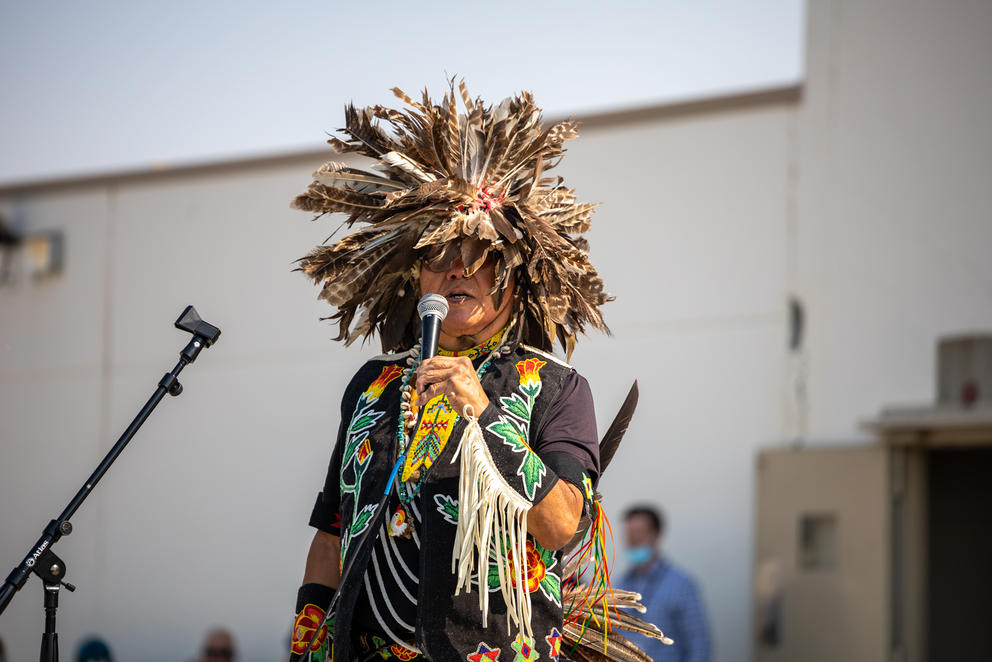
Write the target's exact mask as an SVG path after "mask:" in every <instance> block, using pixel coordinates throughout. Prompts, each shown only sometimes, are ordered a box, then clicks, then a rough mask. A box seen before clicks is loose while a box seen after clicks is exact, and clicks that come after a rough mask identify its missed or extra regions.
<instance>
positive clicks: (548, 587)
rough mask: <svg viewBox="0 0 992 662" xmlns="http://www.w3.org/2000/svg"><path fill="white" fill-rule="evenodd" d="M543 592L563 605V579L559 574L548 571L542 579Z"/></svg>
mask: <svg viewBox="0 0 992 662" xmlns="http://www.w3.org/2000/svg"><path fill="white" fill-rule="evenodd" d="M541 593H544V595H546V596H548V599H549V600H551V601H552V602H554V603H555V604H556V605H558V606H559V607H560V606H561V579H560V578H559V577H558V575H556V574H554V573H551V572H548V573H545V575H544V579H542V580H541Z"/></svg>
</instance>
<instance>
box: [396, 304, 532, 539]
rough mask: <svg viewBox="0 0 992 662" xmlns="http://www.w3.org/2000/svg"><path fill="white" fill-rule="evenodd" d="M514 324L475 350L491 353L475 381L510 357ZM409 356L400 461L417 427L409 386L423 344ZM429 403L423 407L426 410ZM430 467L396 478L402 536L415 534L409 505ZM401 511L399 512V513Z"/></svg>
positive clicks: (403, 394)
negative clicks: (498, 361)
mask: <svg viewBox="0 0 992 662" xmlns="http://www.w3.org/2000/svg"><path fill="white" fill-rule="evenodd" d="M512 326H513V323H512V322H511V323H510V324H509V325H508V326H506V327H505V328H504V329H503V330H502V331H500V332H498V333H497V334H496V335H494V336H493V337H492V338H490V339H489V340H487V341H486V342H484V343H482V344H480V345H478V346H477V347H476V348H472V350H475V349H480V350H481V351H480V352H479V353H478V354H476V355H475V356H473V358H477V357H478V356H481V355H482V353H484V352H486V351H488V354H489V355H488V356H486V358H485V360H484V361H483V362H482V363H481V364H480V365H479V367H478V369H477V370H476V371H475V375H476V377H477V378H478V379H479V381H480V382H481V381H482V376H483V374H485V372H486V370H487V369H488V368H489V366H490V364H491V363H492V362H493V360H494V359H497V358H499V357H500V356H503V355H505V354H509V353H510V351H511V348H510V346H509V345H508V344H507V343H506V340H507V338H508V337H509V335H510V334H509V331H510V329H511V327H512ZM472 350H466V351H465V352H464V353H466V354H468V353H470V352H472ZM409 354H410V356H408V357H407V359H406V365H407V367H406V368H405V369H404V370H403V381H402V382H401V384H400V414H399V416H398V418H397V421H396V448H397V458H402V457H404V456H405V455H406V453H407V451H408V450H409V448H408V447H409V445H410V442H411V441H412V437H413V435H414V434H415V432H414V430H415V428H416V427H417V416H416V414H415V413H414V412H413V410H412V408H411V406H410V399H411V398H412V397H413V386H412V385H411V384H410V381H411V379H412V376H413V374H414V373H415V372H416V370H417V367H418V366H419V365H420V343H417V344H416V345H415V346H414V347H413V349H411V350H410V352H409ZM426 404H427V403H426V402H425V403H424V405H425V406H426ZM457 420H458V419H457V418H456V419H455V421H454V422H453V423H452V425H454V423H455V422H457ZM427 471H428V469H427V467H424V468H423V469H418V470H417V471H415V472H414V473H413V475H412V476H411V478H412V480H409V481H402V480H399V479H398V478H397V481H396V482H397V491H398V493H399V498H400V508H402V509H403V511H404V519H405V523H406V525H407V527H408V528H406V529H405V532H404V533H403V534H402V535H404V536H408V535H410V534H411V533H412V530H413V517H412V513H411V512H410V510H411V509H410V506H409V504H410V502H411V501H413V499H414V498H416V497H417V495H419V494H420V488H421V485H422V484H423V481H424V476H425V475H426V474H427ZM397 510H399V509H397Z"/></svg>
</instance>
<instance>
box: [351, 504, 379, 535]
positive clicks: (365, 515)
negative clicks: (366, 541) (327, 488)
mask: <svg viewBox="0 0 992 662" xmlns="http://www.w3.org/2000/svg"><path fill="white" fill-rule="evenodd" d="M378 505H379V504H377V503H370V504H369V505H367V506H365V507H364V508H362V509H361V510H360V511H359V512H358V514H357V515H355V519H354V520H353V521H352V523H351V535H352V536H357V535H358V534H359V533H361V532H362V531H364V530H365V528H366V527H367V526H368V525H369V521H370V520H371V519H372V515H374V514H375V509H376V507H377V506H378Z"/></svg>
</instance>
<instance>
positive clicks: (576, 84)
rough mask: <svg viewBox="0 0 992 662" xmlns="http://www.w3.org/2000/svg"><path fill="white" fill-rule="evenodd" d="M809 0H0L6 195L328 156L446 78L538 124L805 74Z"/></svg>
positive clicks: (0, 148) (0, 117)
mask: <svg viewBox="0 0 992 662" xmlns="http://www.w3.org/2000/svg"><path fill="white" fill-rule="evenodd" d="M803 11H804V9H803V2H802V0H749V1H746V2H745V1H741V0H681V1H679V2H675V1H671V0H664V1H662V0H656V1H654V2H633V1H626V0H614V1H613V2H607V1H601V2H590V1H586V0H577V1H573V2H559V1H557V0H547V1H541V0H532V1H531V2H519V1H517V0H510V1H505V2H502V1H501V2H492V3H485V4H481V3H470V2H461V3H455V2H447V1H444V2H440V1H439V2H428V1H427V0H424V1H422V2H419V3H413V2H408V3H400V2H379V3H373V2H348V3H343V2H334V1H333V0H323V1H322V2H316V1H309V0H308V1H300V2H293V1H289V0H287V1H285V2H272V1H271V0H269V1H267V2H258V1H255V0H245V1H243V2H236V3H235V2H229V1H224V2H221V1H213V2H211V1H210V0H199V1H198V2H191V1H187V0H175V1H173V2H156V3H151V2H147V1H144V0H132V1H130V2H127V1H123V0H117V1H116V2H114V1H111V0H89V1H87V2H80V1H78V0H62V1H54V0H32V1H31V2H26V1H24V0H21V1H20V2H17V1H15V0H0V83H2V93H0V184H4V183H6V184H10V183H14V182H26V181H37V180H44V179H51V178H55V177H61V176H72V175H89V174H98V173H107V172H117V171H126V170H132V169H138V168H147V167H165V166H170V165H183V164H189V163H200V162H210V161H217V160H223V159H232V158H241V157H248V156H254V155H264V154H280V153H288V152H291V151H294V150H299V149H304V148H319V147H320V146H321V145H322V144H323V142H324V140H325V138H326V136H325V133H326V132H329V131H333V130H334V129H336V128H338V127H340V126H341V125H342V124H343V123H344V120H343V112H342V107H343V105H344V103H345V102H347V101H354V102H355V104H356V105H369V104H373V103H382V104H387V103H388V104H398V103H399V101H398V100H397V99H395V98H394V97H393V96H392V93H390V92H389V89H390V88H391V87H393V86H399V87H401V88H403V89H404V90H406V91H407V92H408V93H410V94H411V95H412V96H416V93H417V92H418V91H419V90H421V89H423V87H424V86H425V85H426V86H428V87H429V88H430V90H431V92H432V93H433V94H435V95H440V94H442V93H443V91H444V89H445V85H446V74H448V75H454V74H457V75H458V76H459V77H464V78H465V80H466V82H467V84H468V86H469V89H470V91H471V92H472V94H473V95H478V96H482V97H483V98H484V99H485V100H486V101H488V102H495V101H499V100H500V99H502V98H503V97H505V96H508V95H509V94H511V93H512V92H514V91H517V90H520V89H527V90H530V91H532V92H533V93H534V95H535V98H536V100H537V103H538V104H539V105H540V106H542V107H543V108H544V109H545V112H546V114H548V115H552V116H559V115H564V114H573V113H582V112H588V111H595V110H610V109H616V108H625V107H638V106H646V105H652V104H658V103H664V102H671V101H678V100H685V99H696V98H701V97H707V96H714V95H718V94H725V93H730V92H738V91H747V90H755V89H762V88H766V87H771V86H776V85H782V84H788V83H794V82H797V81H799V80H800V79H801V78H802V72H803V35H804V16H803Z"/></svg>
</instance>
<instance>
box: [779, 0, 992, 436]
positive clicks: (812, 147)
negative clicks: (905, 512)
mask: <svg viewBox="0 0 992 662" xmlns="http://www.w3.org/2000/svg"><path fill="white" fill-rule="evenodd" d="M808 17H809V19H808V20H809V28H808V35H807V66H806V69H807V77H806V81H805V83H804V100H803V104H802V107H801V111H800V113H799V138H798V154H799V161H798V174H799V180H798V187H797V198H796V200H797V205H796V215H795V223H796V228H797V237H798V241H797V248H796V260H795V264H796V269H795V271H794V280H793V281H792V283H793V285H792V286H793V287H794V288H795V289H796V290H797V291H798V293H799V294H800V296H801V297H802V298H803V299H804V300H805V301H806V303H807V305H808V308H809V318H810V324H809V328H810V338H809V340H810V343H809V398H810V404H811V408H810V420H809V433H810V436H812V437H813V438H814V439H828V440H844V439H847V440H854V439H858V438H861V439H864V438H866V437H867V433H865V432H864V431H862V430H860V429H859V428H858V422H859V421H861V420H864V419H867V418H870V417H872V416H874V415H876V414H877V413H878V412H879V410H880V409H881V408H882V407H883V406H885V405H891V404H894V403H907V402H908V403H922V404H925V403H929V402H932V401H933V400H934V398H935V396H936V392H935V389H936V386H935V384H936V380H935V377H934V375H935V370H936V345H935V343H936V339H937V338H938V337H939V336H940V335H943V334H947V333H953V332H962V331H973V330H985V331H988V330H989V329H990V328H992V259H990V252H992V211H990V210H992V186H990V185H989V183H990V181H992V175H990V173H992V86H990V85H989V81H990V80H992V39H990V35H992V3H988V2H984V1H982V0H955V1H954V2H925V1H924V2H910V3H906V2H897V1H896V0H885V1H882V0H878V1H875V2H858V1H856V0H833V1H829V2H827V1H823V2H811V3H809V12H808Z"/></svg>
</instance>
